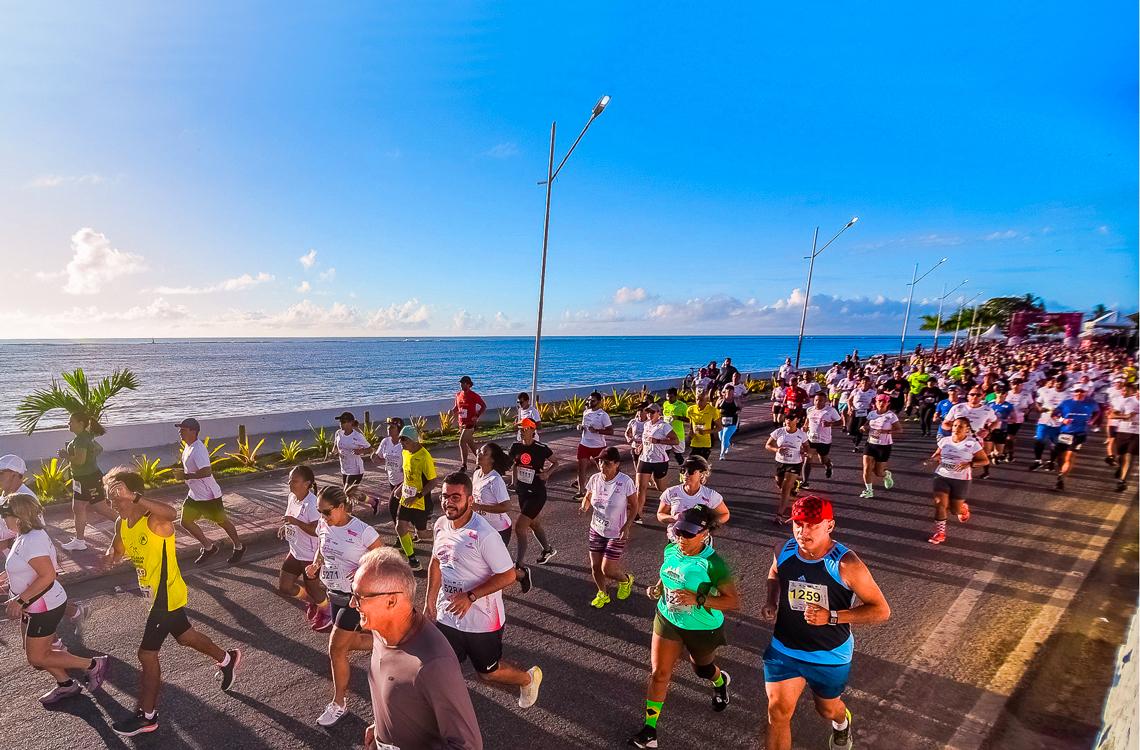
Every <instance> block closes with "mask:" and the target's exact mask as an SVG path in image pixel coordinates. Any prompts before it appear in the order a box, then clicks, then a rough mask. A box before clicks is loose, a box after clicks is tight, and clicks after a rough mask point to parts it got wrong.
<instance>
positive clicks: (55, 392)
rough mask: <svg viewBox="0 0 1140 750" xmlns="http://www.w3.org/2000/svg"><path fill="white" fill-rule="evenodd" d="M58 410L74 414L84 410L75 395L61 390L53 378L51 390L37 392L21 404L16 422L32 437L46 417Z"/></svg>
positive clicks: (17, 409)
mask: <svg viewBox="0 0 1140 750" xmlns="http://www.w3.org/2000/svg"><path fill="white" fill-rule="evenodd" d="M56 409H63V410H64V411H66V412H67V413H68V414H72V413H74V412H77V411H80V410H81V409H83V403H82V402H81V401H80V400H79V399H77V398H76V397H75V395H74V394H72V393H69V392H68V391H65V390H64V389H63V388H61V387H60V385H59V382H58V381H57V380H55V379H54V378H53V379H52V381H51V388H45V389H42V390H38V391H35V392H33V393H32V394H31V395H30V396H27V397H25V398H24V400H23V401H21V402H20V403H19V405H18V406H17V407H16V420H17V421H18V423H19V425H20V429H21V430H25V431H27V433H28V434H29V435H31V434H32V433H33V432H35V429H36V426H37V425H39V423H40V420H41V419H43V417H44V415H45V414H47V413H48V412H50V411H55V410H56Z"/></svg>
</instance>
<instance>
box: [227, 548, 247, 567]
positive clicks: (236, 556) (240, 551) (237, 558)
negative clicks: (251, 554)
mask: <svg viewBox="0 0 1140 750" xmlns="http://www.w3.org/2000/svg"><path fill="white" fill-rule="evenodd" d="M244 554H245V545H244V544H243V545H242V546H240V547H234V551H233V552H231V553H230V559H229V563H230V565H237V564H238V563H239V562H241V556H242V555H244Z"/></svg>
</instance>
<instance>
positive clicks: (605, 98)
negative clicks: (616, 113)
mask: <svg viewBox="0 0 1140 750" xmlns="http://www.w3.org/2000/svg"><path fill="white" fill-rule="evenodd" d="M609 103H610V97H609V94H603V95H602V98H601V99H599V100H598V103H597V104H595V105H594V117H597V116H598V115H600V114H601V113H602V110H604V109H605V108H606V105H607V104H609Z"/></svg>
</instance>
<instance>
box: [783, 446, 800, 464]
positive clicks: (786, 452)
mask: <svg viewBox="0 0 1140 750" xmlns="http://www.w3.org/2000/svg"><path fill="white" fill-rule="evenodd" d="M798 453H799V451H797V450H796V449H795V448H789V447H786V446H785V447H783V448H780V458H782V459H784V463H789V464H791V463H795V462H796V460H797V458H798Z"/></svg>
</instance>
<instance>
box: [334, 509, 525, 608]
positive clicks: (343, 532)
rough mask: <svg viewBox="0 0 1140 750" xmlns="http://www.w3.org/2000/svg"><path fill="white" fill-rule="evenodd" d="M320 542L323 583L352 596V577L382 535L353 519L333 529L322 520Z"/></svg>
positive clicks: (353, 517)
mask: <svg viewBox="0 0 1140 750" xmlns="http://www.w3.org/2000/svg"><path fill="white" fill-rule="evenodd" d="M317 538H318V539H319V540H320V542H319V543H320V549H321V558H322V559H323V560H324V563H325V564H324V566H323V567H321V581H322V582H323V583H324V584H325V587H326V588H328V589H331V590H333V591H339V592H341V593H344V594H347V593H349V592H351V591H352V577H353V575H355V574H356V569H357V568H358V567H360V558H362V557H364V553H365V552H367V551H368V548H369V547H371V546H372V543H373V542H375V541H376V540H377V539H379V538H380V535H379V534H378V533H376V529H374V528H372V527H371V526H369V525H368V524H366V523H364V521H361V520H360V519H359V518H357V517H356V516H352V517H350V518H349V520H348V523H346V524H345V525H344V526H333V525H331V524H329V522H328V521H326V520H325V519H324V518H322V519H321V520H320V522H319V523H318V524H317ZM500 541H502V540H500Z"/></svg>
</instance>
